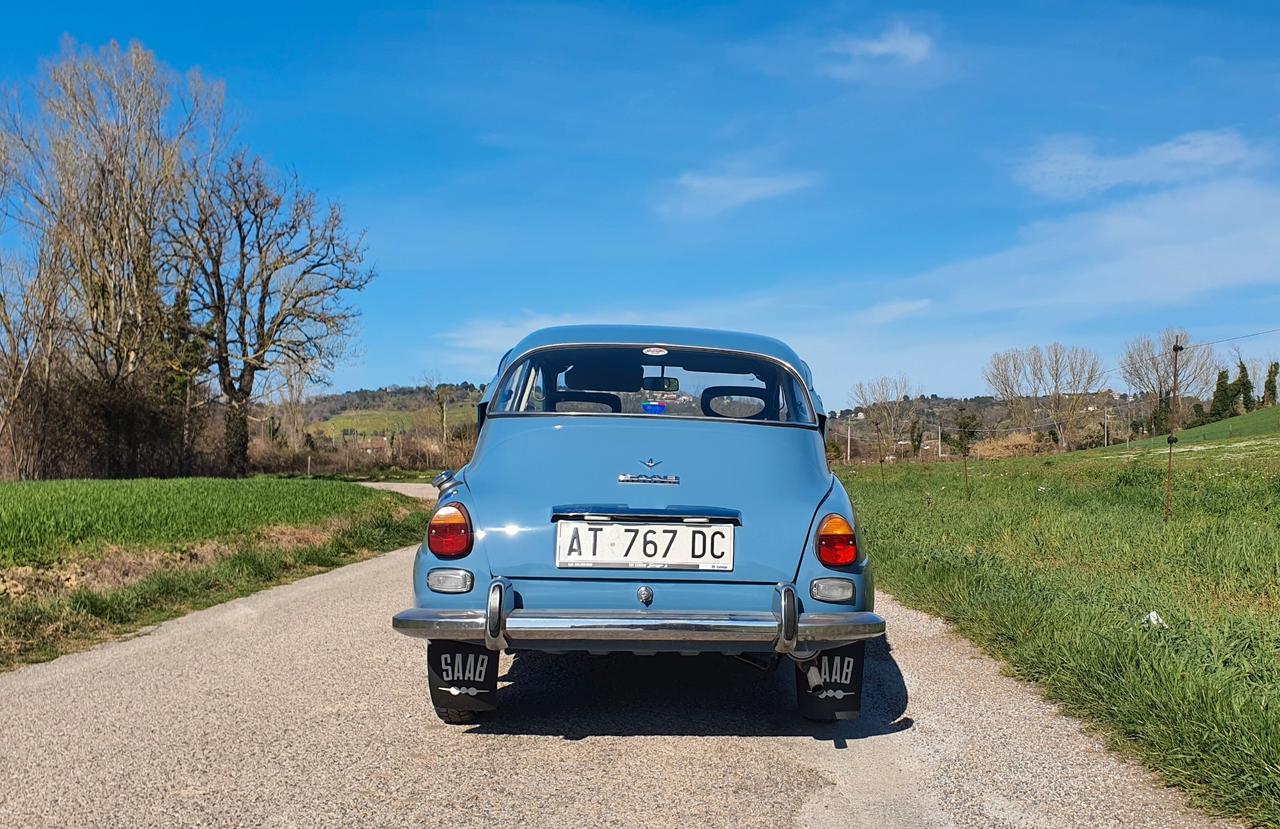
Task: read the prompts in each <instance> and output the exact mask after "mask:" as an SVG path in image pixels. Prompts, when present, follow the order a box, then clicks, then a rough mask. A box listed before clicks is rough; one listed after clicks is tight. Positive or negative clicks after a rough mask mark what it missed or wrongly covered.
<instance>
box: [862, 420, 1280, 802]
mask: <svg viewBox="0 0 1280 829" xmlns="http://www.w3.org/2000/svg"><path fill="white" fill-rule="evenodd" d="M1274 411H1275V410H1274V409H1272V410H1270V411H1264V412H1259V413H1257V414H1255V415H1250V416H1248V417H1240V418H1239V419H1237V420H1236V421H1235V422H1236V424H1245V423H1246V422H1248V421H1249V419H1250V418H1270V419H1271V420H1274ZM1260 422H1261V421H1259V423H1260ZM1205 428H1212V429H1219V428H1222V429H1223V431H1225V426H1224V424H1222V423H1215V424H1212V426H1211V427H1205ZM1237 434H1239V432H1237ZM1161 447H1162V448H1164V444H1163V441H1162V443H1161ZM1178 450H1179V451H1177V452H1176V453H1175V456H1174V458H1175V460H1174V490H1173V517H1172V520H1171V521H1170V522H1169V523H1168V524H1166V523H1165V522H1164V521H1163V517H1162V513H1163V498H1164V466H1165V463H1166V458H1167V454H1166V452H1164V451H1153V450H1147V449H1136V448H1134V447H1130V448H1129V450H1128V451H1123V450H1122V448H1113V449H1112V450H1111V451H1107V450H1093V451H1088V452H1076V453H1071V454H1066V455H1057V456H1053V457H1049V458H1044V457H1038V458H1027V459H1010V460H994V461H976V462H971V463H970V464H969V479H970V486H971V495H970V496H969V497H968V498H967V497H966V486H965V483H964V481H963V480H962V475H963V469H962V465H961V464H958V463H952V464H887V465H885V466H886V467H887V468H884V469H883V470H882V469H878V468H877V466H873V465H865V466H851V467H844V468H842V469H841V470H840V471H839V474H840V476H841V477H842V478H843V479H844V480H845V481H846V483H847V484H848V486H849V490H850V493H851V495H852V496H853V499H854V502H855V504H857V506H858V509H859V518H860V520H861V522H862V524H863V527H864V531H865V533H866V536H867V543H868V545H869V546H870V548H871V550H872V551H873V554H874V555H875V557H876V566H877V568H878V571H877V575H878V577H879V580H880V582H879V583H880V585H881V586H882V587H883V588H885V589H886V590H888V591H889V592H890V593H892V594H893V595H894V596H896V597H897V598H899V599H900V600H902V601H904V602H905V603H907V604H910V605H912V606H914V607H917V608H920V609H922V610H925V611H928V612H930V613H934V614H936V615H939V616H941V617H943V618H945V619H948V620H950V621H951V622H953V623H954V624H955V625H956V627H957V628H958V629H959V630H960V632H962V633H963V634H964V635H965V636H967V637H968V638H970V639H971V640H973V641H975V642H977V643H979V644H980V645H982V646H984V647H985V648H987V649H988V650H989V651H991V652H992V653H993V654H995V655H996V656H998V657H1000V658H1001V659H1003V660H1005V662H1006V663H1007V664H1008V666H1009V669H1010V670H1011V671H1012V673H1014V674H1015V675H1017V676H1019V677H1022V678H1025V679H1029V680H1033V681H1035V682H1038V683H1040V685H1041V686H1042V687H1043V688H1044V689H1045V690H1046V692H1047V694H1048V695H1049V696H1050V697H1051V698H1052V699H1054V700H1057V701H1059V702H1060V703H1062V704H1063V705H1064V707H1065V708H1066V709H1067V710H1069V711H1070V712H1071V713H1073V714H1076V715H1079V716H1082V717H1083V718H1085V719H1086V720H1088V721H1091V722H1092V723H1095V724H1096V725H1098V726H1100V727H1101V728H1102V730H1103V731H1104V732H1105V733H1107V734H1109V735H1110V737H1111V740H1112V742H1113V743H1114V744H1115V745H1116V746H1118V747H1121V748H1122V749H1124V750H1128V751H1132V752H1134V753H1136V754H1137V755H1138V756H1140V757H1141V758H1142V759H1143V760H1144V761H1145V762H1146V763H1147V764H1148V765H1150V766H1151V767H1152V768H1154V769H1156V770H1157V771H1158V772H1160V774H1162V775H1163V776H1164V777H1165V779H1166V780H1168V781H1169V782H1170V783H1172V784H1175V785H1178V786H1180V787H1183V788H1185V789H1187V790H1188V791H1189V792H1190V793H1191V794H1192V795H1193V797H1194V798H1195V799H1196V800H1197V801H1198V802H1200V803H1201V804H1202V805H1204V806H1206V807H1207V808H1209V809H1211V810H1214V811H1219V812H1222V813H1225V814H1231V815H1236V816H1239V817H1242V818H1244V819H1246V820H1248V821H1251V822H1253V823H1255V824H1257V825H1264V826H1280V520H1277V516H1280V433H1278V432H1277V431H1276V430H1274V429H1273V430H1271V431H1270V432H1269V433H1268V432H1265V431H1263V430H1262V429H1261V427H1260V428H1259V431H1258V432H1257V433H1253V434H1252V436H1250V437H1248V438H1245V439H1234V440H1209V439H1208V438H1205V439H1204V440H1202V441H1198V442H1197V443H1196V445H1194V446H1191V445H1188V444H1186V443H1180V444H1179V446H1178ZM882 472H883V479H882V477H881V473H882ZM890 636H892V633H890Z"/></svg>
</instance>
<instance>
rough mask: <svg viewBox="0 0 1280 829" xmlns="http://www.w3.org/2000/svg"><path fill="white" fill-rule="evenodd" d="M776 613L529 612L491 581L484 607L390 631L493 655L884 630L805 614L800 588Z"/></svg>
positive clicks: (747, 646)
mask: <svg viewBox="0 0 1280 829" xmlns="http://www.w3.org/2000/svg"><path fill="white" fill-rule="evenodd" d="M773 605H774V607H773V610H772V611H744V612H722V611H713V612H693V611H679V612H672V611H649V610H613V611H599V610H590V611H584V610H528V609H524V608H520V609H517V608H515V596H514V592H513V591H512V589H511V583H510V582H509V581H508V580H507V579H504V578H496V579H494V580H493V581H492V582H490V584H489V592H488V595H487V601H486V605H485V609H484V610H436V609H431V608H411V609H409V610H405V611H403V612H401V613H397V614H396V615H395V617H393V618H392V620H391V626H392V627H393V628H394V629H395V630H397V631H399V632H400V633H403V634H405V635H407V636H416V637H419V638H422V639H439V640H451V641H459V642H483V643H484V644H485V646H486V647H488V648H489V649H490V650H505V649H508V648H512V649H517V650H519V649H525V650H600V651H610V650H641V651H685V652H688V651H699V650H710V651H720V652H735V651H742V652H769V651H772V652H776V653H781V654H789V653H794V652H809V651H815V650H825V649H828V648H835V647H839V646H841V645H847V644H849V643H851V642H857V641H860V640H863V639H870V638H872V637H875V636H879V635H880V634H882V633H884V619H882V618H880V617H879V616H877V615H876V614H875V613H872V612H870V611H848V612H840V611H836V612H829V611H821V612H816V613H801V612H799V601H798V600H797V596H796V590H795V586H794V585H791V584H779V585H777V586H776V587H775V589H774V602H773Z"/></svg>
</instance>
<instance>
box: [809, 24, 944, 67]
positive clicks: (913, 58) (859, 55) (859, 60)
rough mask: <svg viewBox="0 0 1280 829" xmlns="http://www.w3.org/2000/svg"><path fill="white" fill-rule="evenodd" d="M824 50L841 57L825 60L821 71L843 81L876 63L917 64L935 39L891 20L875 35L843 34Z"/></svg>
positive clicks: (926, 57) (930, 53)
mask: <svg viewBox="0 0 1280 829" xmlns="http://www.w3.org/2000/svg"><path fill="white" fill-rule="evenodd" d="M827 51H829V52H831V53H834V54H836V55H839V56H840V59H839V60H837V61H833V62H830V63H827V64H826V65H825V66H824V67H823V71H824V72H825V73H826V74H827V75H829V76H831V77H833V78H838V79H840V80H845V81H860V80H865V79H866V77H867V73H868V71H870V70H873V69H875V68H876V67H884V66H916V65H919V64H922V63H924V62H925V61H927V60H929V58H930V57H932V56H933V53H934V42H933V38H932V37H930V36H929V35H927V34H925V33H923V32H918V31H916V30H914V29H912V28H911V27H910V26H908V25H907V24H905V23H894V24H893V25H892V26H890V27H889V28H888V29H886V30H885V31H884V32H883V33H881V34H880V35H878V36H877V37H871V38H858V37H850V38H843V39H840V40H837V41H835V42H833V43H831V44H830V45H829V46H828V47H827Z"/></svg>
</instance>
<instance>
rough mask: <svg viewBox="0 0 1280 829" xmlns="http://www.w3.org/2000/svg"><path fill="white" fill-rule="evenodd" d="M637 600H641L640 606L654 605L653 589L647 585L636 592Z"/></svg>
mask: <svg viewBox="0 0 1280 829" xmlns="http://www.w3.org/2000/svg"><path fill="white" fill-rule="evenodd" d="M636 598H637V599H639V600H640V604H642V605H644V606H645V607H648V606H649V605H651V604H653V588H652V587H650V586H649V585H647V584H646V585H644V586H643V587H640V588H638V589H637V590H636Z"/></svg>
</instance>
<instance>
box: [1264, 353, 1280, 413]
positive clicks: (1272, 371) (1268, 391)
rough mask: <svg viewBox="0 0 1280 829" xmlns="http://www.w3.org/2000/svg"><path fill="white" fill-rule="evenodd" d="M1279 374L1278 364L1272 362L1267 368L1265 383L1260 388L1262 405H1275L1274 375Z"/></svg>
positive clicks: (1279, 367)
mask: <svg viewBox="0 0 1280 829" xmlns="http://www.w3.org/2000/svg"><path fill="white" fill-rule="evenodd" d="M1277 374H1280V362H1275V361H1273V362H1272V363H1271V365H1269V366H1267V382H1266V384H1265V385H1264V386H1263V387H1262V405H1264V406H1274V405H1276V375H1277Z"/></svg>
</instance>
